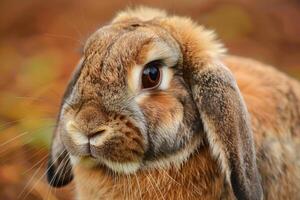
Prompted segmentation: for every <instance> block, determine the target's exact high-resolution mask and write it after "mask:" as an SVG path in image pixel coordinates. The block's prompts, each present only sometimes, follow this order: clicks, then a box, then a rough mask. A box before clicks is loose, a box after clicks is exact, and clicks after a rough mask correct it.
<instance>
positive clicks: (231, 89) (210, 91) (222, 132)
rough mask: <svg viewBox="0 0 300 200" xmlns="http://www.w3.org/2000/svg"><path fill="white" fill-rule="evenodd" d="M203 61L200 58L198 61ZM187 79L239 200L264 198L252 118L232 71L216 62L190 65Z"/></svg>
mask: <svg viewBox="0 0 300 200" xmlns="http://www.w3.org/2000/svg"><path fill="white" fill-rule="evenodd" d="M197 59H199V58H197ZM186 64H187V65H188V66H185V67H184V73H183V74H184V79H185V81H186V82H187V83H188V84H189V86H190V89H191V91H192V96H193V99H194V101H195V104H196V105H197V108H198V110H199V114H200V116H201V119H202V123H203V125H204V128H205V132H206V134H207V139H208V142H209V145H210V148H211V149H212V153H213V156H214V157H216V158H217V159H218V161H220V165H221V169H222V170H223V171H224V172H225V174H226V176H227V179H228V180H229V182H230V184H231V186H232V189H233V192H234V194H235V196H236V198H237V199H239V200H258V199H262V198H263V197H262V186H261V183H260V176H259V173H258V169H257V166H256V156H255V149H254V143H253V135H252V130H251V125H250V119H249V115H248V111H247V108H246V105H245V103H244V100H243V98H242V96H241V94H240V91H239V88H238V86H237V84H236V81H235V79H234V78H233V75H232V74H231V72H230V71H229V70H228V69H227V68H226V67H225V66H224V65H223V63H222V62H221V61H217V60H216V59H212V58H210V59H205V61H203V60H202V61H200V60H199V61H198V60H195V59H192V60H190V61H189V62H187V63H186Z"/></svg>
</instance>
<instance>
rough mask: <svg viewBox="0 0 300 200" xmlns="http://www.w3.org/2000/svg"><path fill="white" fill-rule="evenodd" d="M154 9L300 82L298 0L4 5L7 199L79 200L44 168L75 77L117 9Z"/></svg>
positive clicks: (33, 0) (3, 188) (1, 89)
mask: <svg viewBox="0 0 300 200" xmlns="http://www.w3.org/2000/svg"><path fill="white" fill-rule="evenodd" d="M137 5H148V6H151V7H158V8H163V9H166V10H168V11H169V13H171V14H178V15H186V16H190V17H192V18H193V19H194V20H196V21H198V22H199V23H200V24H203V25H205V26H206V27H208V28H211V29H214V30H216V32H217V33H218V35H219V37H220V39H221V40H222V41H223V42H224V43H225V45H226V47H227V48H228V50H229V53H231V54H236V55H241V56H246V57H251V58H254V59H257V60H260V61H263V62H265V63H269V64H271V65H274V66H276V67H277V68H278V69H279V70H282V71H284V72H285V73H287V74H289V75H291V76H293V77H295V78H296V79H300V2H299V1H298V0H295V1H293V0H264V1H262V0H251V1H248V0H236V1H222V0H194V1H193V0H185V1H179V0H177V1H176V0H172V1H171V0H168V1H161V0H159V1H158V0H148V1H146V0H143V1H133V0H132V1H125V0H109V1H100V0H84V1H81V0H73V1H70V0H51V1H50V0H49V1H45V0H1V1H0V61H1V62H0V199H6V200H10V199H72V191H73V190H74V186H73V185H72V184H71V185H69V186H68V187H66V188H63V189H56V190H55V189H51V188H50V187H48V185H47V183H46V181H45V162H46V160H47V152H48V150H49V145H50V140H51V134H52V131H53V127H54V124H55V117H56V115H57V112H58V109H59V103H60V98H61V96H62V93H63V90H64V88H65V86H66V83H67V81H68V77H69V75H70V73H71V71H72V70H73V68H74V66H75V65H76V63H77V61H78V60H79V56H80V49H81V47H82V45H83V44H84V41H85V40H86V38H87V37H88V36H89V35H90V34H91V33H92V32H93V31H95V30H96V29H97V28H99V27H101V26H102V25H104V24H106V23H108V22H109V21H110V20H111V18H112V17H113V16H114V15H115V13H116V12H117V11H118V10H121V9H124V8H126V7H130V6H137Z"/></svg>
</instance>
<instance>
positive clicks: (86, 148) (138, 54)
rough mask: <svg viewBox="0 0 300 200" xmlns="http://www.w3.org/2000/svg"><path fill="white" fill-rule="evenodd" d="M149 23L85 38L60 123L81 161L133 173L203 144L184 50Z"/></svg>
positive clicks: (173, 159)
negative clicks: (186, 79)
mask: <svg viewBox="0 0 300 200" xmlns="http://www.w3.org/2000/svg"><path fill="white" fill-rule="evenodd" d="M148 26H150V25H147V26H146V25H142V24H135V23H134V24H127V25H124V24H122V25H118V24H117V25H112V26H108V27H104V28H102V29H100V30H98V31H97V32H96V33H95V34H93V35H92V36H91V38H90V39H89V40H88V41H87V44H86V46H85V48H84V55H83V58H82V62H81V64H80V69H79V70H78V74H77V75H75V76H74V77H73V79H74V85H73V86H72V87H71V88H70V91H69V94H68V95H66V96H65V101H64V102H65V103H64V104H63V106H62V112H61V116H60V123H59V127H60V129H61V132H60V134H61V138H62V142H63V144H64V145H65V147H66V149H67V151H68V152H69V153H70V154H71V156H72V157H73V160H77V161H79V164H80V160H81V159H82V158H85V159H86V158H89V159H90V160H92V161H94V162H95V163H97V164H104V165H105V166H106V167H108V168H109V169H111V170H113V171H115V172H122V173H131V172H135V171H136V170H137V169H139V168H148V167H151V166H158V165H159V166H160V167H162V165H169V164H171V163H173V164H180V162H182V161H183V160H184V159H186V158H187V156H188V155H189V154H190V153H191V152H192V151H193V150H194V149H195V148H196V146H197V144H198V143H199V141H200V139H199V136H198V135H199V134H197V135H196V134H195V133H196V132H199V130H200V127H201V123H199V122H200V120H199V117H197V114H196V112H195V110H196V109H195V105H194V104H193V101H192V99H191V97H190V95H189V92H188V91H187V87H186V85H185V83H184V81H183V79H182V76H181V72H180V63H181V60H182V55H181V52H180V48H179V45H178V44H177V43H176V41H175V40H174V39H173V38H172V37H171V36H170V35H169V34H166V32H165V31H164V30H162V29H159V28H158V27H155V28H153V26H152V27H151V28H149V27H148ZM76 76H77V77H76ZM74 158H75V159H74Z"/></svg>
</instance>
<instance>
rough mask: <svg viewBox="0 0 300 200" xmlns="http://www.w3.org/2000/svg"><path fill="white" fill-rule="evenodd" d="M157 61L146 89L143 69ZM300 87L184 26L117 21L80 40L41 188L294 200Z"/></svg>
mask: <svg viewBox="0 0 300 200" xmlns="http://www.w3.org/2000/svg"><path fill="white" fill-rule="evenodd" d="M153 60H159V61H161V63H162V65H163V66H162V67H161V73H162V80H161V83H160V85H159V86H158V88H155V89H151V90H143V89H141V85H140V77H139V76H140V74H141V70H143V69H144V68H143V67H144V66H145V65H146V64H147V63H151V62H152V61H153ZM299 144H300V84H299V82H297V81H296V80H294V79H293V78H290V77H288V76H286V75H285V74H283V73H281V72H279V71H278V70H276V69H275V68H273V67H271V66H267V65H265V64H262V63H260V62H257V61H254V60H251V59H246V58H241V57H236V56H230V55H227V54H226V53H225V50H224V48H223V45H222V44H221V43H220V42H219V41H218V40H217V39H216V37H215V34H214V32H212V31H210V30H206V29H205V28H204V27H202V26H200V25H198V24H196V23H195V22H193V21H192V20H190V19H189V18H186V17H178V16H169V15H167V14H166V13H165V12H164V11H160V10H156V9H151V8H145V7H141V8H136V9H128V10H126V11H123V12H120V13H119V14H118V15H117V16H116V17H115V18H114V19H113V20H112V22H111V23H110V24H108V25H106V26H104V27H102V28H100V29H99V30H97V31H96V32H95V33H94V34H93V35H92V36H91V37H90V38H89V39H88V40H87V42H86V45H85V47H84V52H83V55H82V59H81V61H80V63H79V65H78V67H77V68H76V69H75V72H74V74H73V76H72V79H71V81H70V83H69V85H68V87H67V89H66V92H65V95H64V97H63V101H62V105H61V110H60V113H59V116H58V121H57V127H56V129H55V132H54V135H53V142H52V148H51V153H50V155H49V165H48V169H47V172H48V181H49V183H50V185H52V186H54V187H61V186H64V185H66V184H68V183H69V182H70V181H71V180H73V179H74V183H75V186H76V198H77V199H146V200H147V199H168V200H169V199H177V200H181V199H182V200H183V199H191V200H192V199H207V200H208V199H239V200H240V199H243V200H247V199H249V200H250V199H251V200H252V199H253V200H254V199H270V200H271V199H300V154H299V151H300V145H299Z"/></svg>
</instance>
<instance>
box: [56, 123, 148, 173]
mask: <svg viewBox="0 0 300 200" xmlns="http://www.w3.org/2000/svg"><path fill="white" fill-rule="evenodd" d="M72 123H74V122H70V123H67V124H66V126H65V131H64V133H63V134H62V140H63V143H64V145H65V147H66V149H67V151H68V152H69V154H70V155H71V156H72V157H73V160H77V161H78V160H79V161H80V162H79V164H84V163H86V161H87V160H88V163H89V164H88V165H87V166H92V167H93V166H97V165H104V166H106V167H108V168H109V169H111V170H112V171H114V172H122V173H131V172H134V171H136V170H137V169H138V168H139V167H140V165H141V163H142V160H143V157H144V154H145V151H146V142H145V138H144V137H143V135H142V134H141V133H140V131H139V129H138V128H131V129H128V128H127V129H122V128H112V127H110V128H106V131H104V132H101V133H100V134H95V135H92V136H87V135H86V134H83V133H82V132H81V131H80V130H79V129H76V128H74V126H73V125H72ZM74 158H77V159H74ZM74 164H78V162H74ZM84 165H85V164H84Z"/></svg>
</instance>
